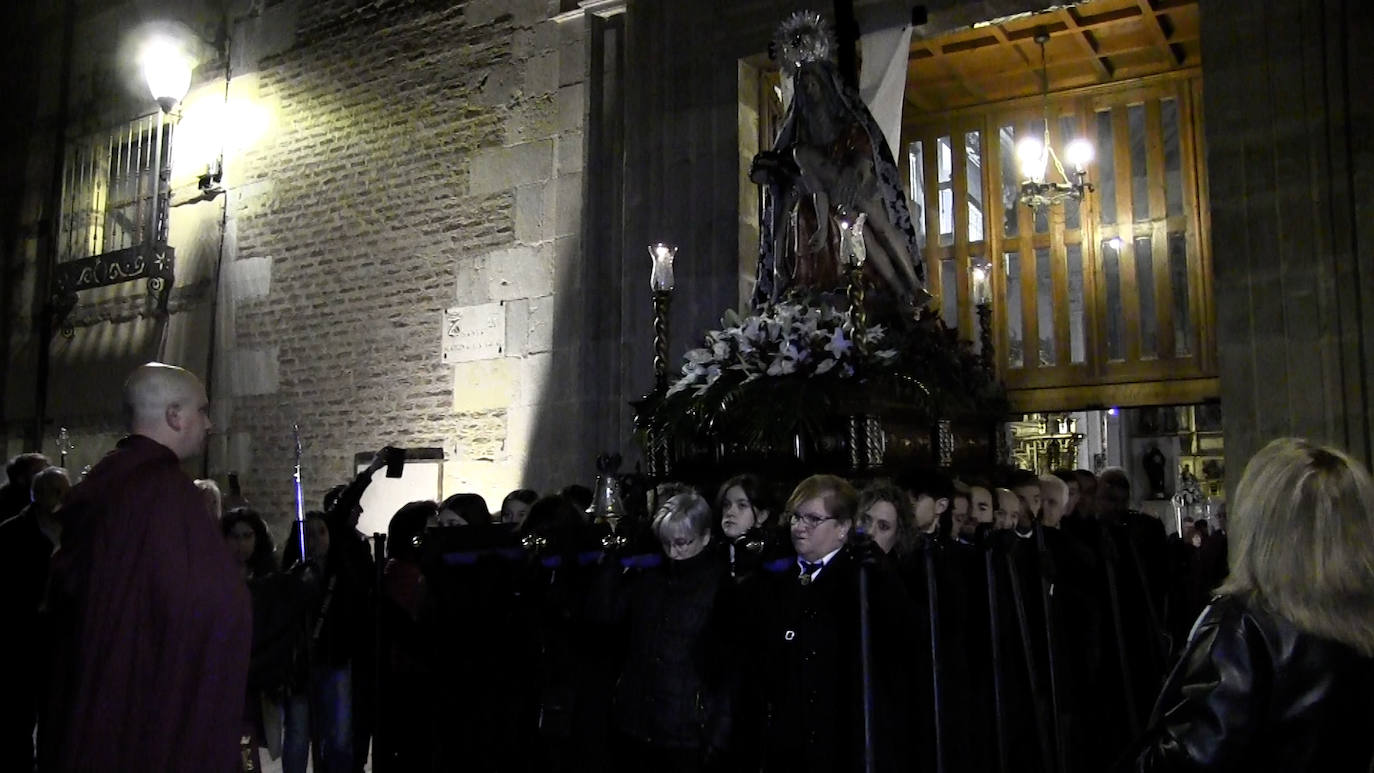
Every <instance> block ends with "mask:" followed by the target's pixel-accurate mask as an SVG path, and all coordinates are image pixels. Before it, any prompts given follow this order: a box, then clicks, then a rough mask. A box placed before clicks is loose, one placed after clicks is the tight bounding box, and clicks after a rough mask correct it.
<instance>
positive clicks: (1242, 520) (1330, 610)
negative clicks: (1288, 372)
mask: <svg viewBox="0 0 1374 773" xmlns="http://www.w3.org/2000/svg"><path fill="white" fill-rule="evenodd" d="M1230 539H1231V543H1230V561H1231V575H1230V578H1229V579H1228V580H1227V581H1226V582H1225V583H1223V584H1222V586H1221V587H1220V588H1218V590H1217V593H1218V595H1217V597H1216V598H1215V599H1213V601H1212V604H1211V606H1209V607H1207V609H1205V610H1204V611H1203V613H1202V615H1201V616H1200V617H1199V618H1198V621H1197V622H1196V623H1195V624H1194V626H1193V631H1192V634H1191V635H1190V637H1189V640H1188V647H1187V651H1186V652H1185V653H1184V655H1183V658H1182V660H1181V661H1180V662H1179V664H1178V665H1177V666H1176V667H1175V668H1174V671H1173V673H1172V674H1170V676H1169V679H1168V681H1167V682H1166V683H1165V685H1164V691H1163V693H1162V694H1161V695H1160V698H1159V702H1158V703H1157V704H1156V706H1155V711H1154V717H1153V719H1152V721H1151V726H1150V729H1149V730H1148V731H1147V732H1146V734H1145V736H1144V737H1143V738H1142V739H1141V740H1140V741H1139V743H1138V745H1137V747H1136V748H1135V749H1133V750H1132V752H1131V754H1130V755H1129V756H1128V757H1127V758H1126V759H1125V760H1123V762H1122V763H1121V765H1120V766H1119V769H1120V770H1134V771H1168V770H1188V771H1199V770H1205V771H1211V770H1228V771H1229V770H1245V771H1269V770H1272V771H1299V770H1302V771H1317V770H1320V771H1324V772H1325V773H1330V772H1332V771H1360V773H1366V772H1367V771H1369V770H1371V762H1372V761H1374V733H1372V732H1370V731H1371V730H1374V481H1371V480H1370V476H1369V473H1368V472H1366V471H1365V469H1364V468H1363V467H1362V466H1360V464H1359V463H1357V462H1355V461H1353V460H1352V459H1351V458H1350V457H1348V456H1346V455H1345V454H1344V453H1342V452H1340V451H1338V450H1335V449H1332V448H1324V447H1321V446H1317V445H1314V444H1311V443H1309V442H1307V441H1305V440H1297V439H1292V438H1284V439H1280V440H1275V441H1274V442H1272V443H1270V444H1269V445H1268V446H1265V448H1264V449H1263V450H1261V451H1260V452H1259V453H1258V454H1256V455H1255V457H1254V458H1253V459H1251V460H1250V463H1249V464H1248V465H1246V467H1245V472H1244V474H1243V475H1242V476H1241V480H1240V484H1239V485H1238V486H1237V487H1236V495H1235V499H1234V501H1233V502H1232V507H1231V518H1230Z"/></svg>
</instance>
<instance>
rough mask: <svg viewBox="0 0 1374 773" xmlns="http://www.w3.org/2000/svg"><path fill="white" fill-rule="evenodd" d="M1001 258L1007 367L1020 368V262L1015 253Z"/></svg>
mask: <svg viewBox="0 0 1374 773" xmlns="http://www.w3.org/2000/svg"><path fill="white" fill-rule="evenodd" d="M1002 258H1003V260H1002V265H1003V266H1005V267H1006V272H1007V282H1006V288H1007V302H1006V307H1007V314H1006V317H1007V365H1008V366H1010V367H1013V368H1021V367H1024V366H1025V364H1026V358H1025V354H1024V351H1025V344H1024V341H1023V339H1022V334H1021V261H1020V260H1019V259H1018V258H1019V256H1018V255H1017V254H1016V253H1015V252H1008V253H1005V254H1003V256H1002Z"/></svg>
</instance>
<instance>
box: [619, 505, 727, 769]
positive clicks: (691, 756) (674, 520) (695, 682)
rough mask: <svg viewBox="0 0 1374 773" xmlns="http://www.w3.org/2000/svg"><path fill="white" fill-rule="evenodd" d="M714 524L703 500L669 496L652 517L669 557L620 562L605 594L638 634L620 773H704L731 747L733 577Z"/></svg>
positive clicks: (623, 697) (630, 645)
mask: <svg viewBox="0 0 1374 773" xmlns="http://www.w3.org/2000/svg"><path fill="white" fill-rule="evenodd" d="M714 520H715V518H714V514H713V513H712V510H711V505H710V504H709V503H708V502H707V501H706V500H705V499H703V498H702V497H701V496H699V495H697V494H695V493H684V494H678V495H677V496H674V497H672V498H670V499H669V500H668V501H667V502H665V503H664V504H663V506H662V507H660V508H659V510H658V512H657V513H656V514H655V515H654V519H653V522H652V526H653V532H654V535H655V536H656V537H657V538H658V540H659V544H660V545H662V547H663V554H664V555H665V556H666V557H667V559H668V560H666V561H662V562H660V563H658V564H657V565H656V566H651V567H649V568H647V569H644V570H643V571H634V570H630V571H628V572H625V571H620V569H619V567H616V568H614V569H613V570H612V571H613V572H614V574H613V575H611V577H610V578H608V579H610V580H611V581H612V584H611V586H610V587H609V588H603V589H602V591H601V593H600V594H599V595H601V601H602V609H603V610H605V612H609V615H608V616H609V617H610V619H611V621H623V622H624V623H626V625H627V627H628V632H629V636H628V638H627V640H626V655H625V662H624V666H623V668H622V669H621V672H620V678H619V679H618V680H617V682H616V690H615V710H614V715H613V720H612V721H613V722H614V728H615V730H616V732H617V733H618V734H619V736H620V738H619V740H618V742H617V743H616V744H615V747H614V748H615V749H616V750H617V755H616V756H617V758H618V769H620V770H624V771H642V770H665V771H668V770H671V771H693V770H700V769H702V768H703V767H704V766H705V765H706V764H707V762H708V761H711V760H712V759H713V758H714V757H716V756H717V755H719V754H720V753H721V752H722V751H723V750H724V747H725V743H726V733H727V732H728V729H729V726H728V724H727V720H728V718H729V700H728V690H727V689H726V685H725V682H724V679H723V677H722V676H721V674H722V673H723V672H722V670H721V669H720V665H721V664H720V657H719V645H718V642H719V640H718V639H717V638H716V637H717V635H718V633H719V632H718V631H717V630H715V612H716V602H717V598H718V597H719V596H720V594H721V593H722V592H723V591H724V590H725V589H726V588H727V587H728V586H729V581H728V575H727V573H726V567H725V565H724V562H723V561H722V560H721V558H720V553H719V552H717V551H714V550H707V549H706V548H707V546H708V545H709V544H710V542H711V525H712V522H713V521H714ZM607 602H609V603H607ZM603 614H604V612H603Z"/></svg>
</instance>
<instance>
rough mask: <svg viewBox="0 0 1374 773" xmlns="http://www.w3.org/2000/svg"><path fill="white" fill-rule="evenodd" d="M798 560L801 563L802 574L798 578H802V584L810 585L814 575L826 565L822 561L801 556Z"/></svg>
mask: <svg viewBox="0 0 1374 773" xmlns="http://www.w3.org/2000/svg"><path fill="white" fill-rule="evenodd" d="M797 561H798V563H800V564H801V574H800V575H799V576H798V579H799V580H801V584H802V585H810V584H811V577H812V575H814V574H815V573H816V572H818V571H820V568H821V567H822V566H824V564H822V563H821V562H820V561H816V562H814V563H813V562H811V561H805V560H802V559H800V558H799V559H797Z"/></svg>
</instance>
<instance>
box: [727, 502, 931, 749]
mask: <svg viewBox="0 0 1374 773" xmlns="http://www.w3.org/2000/svg"><path fill="white" fill-rule="evenodd" d="M783 512H784V514H785V515H786V517H787V521H788V523H789V524H790V529H791V532H790V533H791V537H792V546H793V547H794V548H795V549H796V559H795V560H793V561H788V562H785V564H783V565H781V566H778V567H776V570H775V571H767V572H760V573H759V575H758V576H756V577H755V579H754V580H753V581H751V582H750V583H748V584H746V585H744V586H741V591H742V592H743V593H745V594H747V601H746V603H747V608H746V610H745V613H744V614H743V615H742V616H741V617H740V618H739V619H740V620H741V621H742V623H741V624H742V625H743V626H744V627H745V630H746V635H745V645H744V647H743V649H742V651H744V652H748V653H750V655H749V665H748V667H747V668H745V669H744V671H743V677H744V680H745V684H744V690H743V693H742V696H743V697H742V700H744V701H745V705H744V706H743V707H742V710H741V712H739V713H740V716H739V729H738V731H737V732H736V735H735V737H736V747H737V751H738V752H739V754H740V755H741V758H742V762H744V763H745V764H746V765H748V766H750V769H755V770H756V769H760V768H761V769H762V770H763V771H765V773H811V772H812V771H815V772H816V773H820V771H827V772H829V771H858V770H860V769H861V763H862V760H863V751H864V745H863V744H864V736H863V704H862V700H861V696H862V694H863V693H862V681H861V678H860V658H859V650H860V648H859V640H860V632H859V621H860V615H859V587H860V586H859V574H860V571H861V564H867V565H869V566H868V568H866V569H863V570H862V571H867V572H868V596H867V600H868V606H869V608H870V615H869V618H870V621H871V629H870V642H871V646H872V650H871V655H872V666H873V672H872V680H871V685H872V688H873V701H874V714H873V718H874V730H875V732H874V739H875V747H874V754H875V761H876V770H878V771H899V770H909V769H911V765H910V762H911V759H912V758H911V751H912V750H911V748H910V746H909V744H910V742H911V735H912V733H911V725H912V722H913V721H914V720H913V715H912V710H913V705H912V703H911V693H912V687H911V685H912V679H913V677H912V674H911V673H910V664H909V661H910V660H911V652H912V651H913V649H914V647H915V646H916V640H915V637H914V632H913V630H912V629H911V620H912V618H913V615H914V614H915V612H914V609H913V608H912V606H911V603H910V600H909V599H908V598H907V596H906V593H905V591H904V590H903V589H902V587H901V581H900V579H898V578H897V576H896V573H895V571H893V570H891V568H890V567H885V566H883V565H882V563H883V562H881V561H878V560H877V556H875V555H874V554H873V551H872V549H871V548H870V547H868V546H865V545H862V544H856V545H854V546H850V545H849V544H848V543H849V540H850V535H851V534H852V533H853V532H854V526H855V519H856V517H857V516H858V514H859V495H858V493H857V492H856V491H855V490H854V487H853V486H851V485H850V484H849V482H848V481H846V480H845V479H843V478H840V477H837V476H834V475H813V476H811V477H809V478H807V479H805V480H803V481H802V482H801V483H800V484H798V485H797V487H796V489H794V490H793V491H792V495H791V496H790V497H789V498H788V500H787V504H786V506H785V507H784V510H783Z"/></svg>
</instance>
